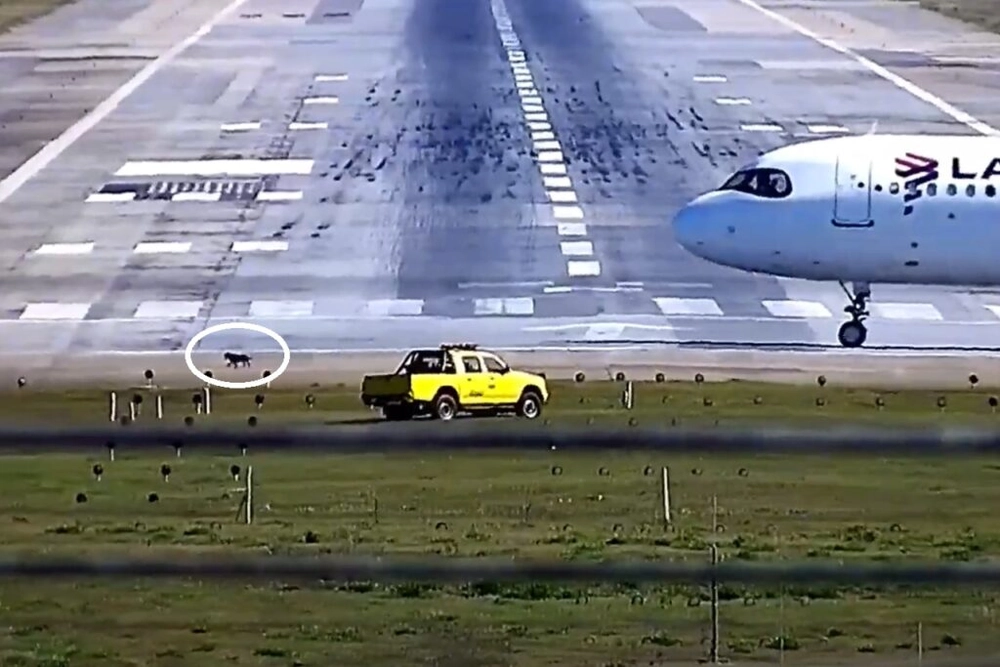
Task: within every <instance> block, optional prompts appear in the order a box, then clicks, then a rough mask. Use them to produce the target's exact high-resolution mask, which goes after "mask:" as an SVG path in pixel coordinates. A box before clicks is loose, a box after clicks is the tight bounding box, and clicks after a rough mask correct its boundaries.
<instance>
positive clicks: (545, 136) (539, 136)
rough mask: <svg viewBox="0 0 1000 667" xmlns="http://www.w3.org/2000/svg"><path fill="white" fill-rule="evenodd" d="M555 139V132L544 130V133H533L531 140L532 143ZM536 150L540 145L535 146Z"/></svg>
mask: <svg viewBox="0 0 1000 667" xmlns="http://www.w3.org/2000/svg"><path fill="white" fill-rule="evenodd" d="M555 138H556V135H555V134H554V133H553V132H550V131H548V130H543V131H540V132H532V133H531V140H532V141H547V140H549V139H555ZM535 149H538V145H537V144H536V145H535Z"/></svg>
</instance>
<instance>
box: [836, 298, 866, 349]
mask: <svg viewBox="0 0 1000 667" xmlns="http://www.w3.org/2000/svg"><path fill="white" fill-rule="evenodd" d="M840 286H841V288H843V290H844V291H845V292H847V295H848V296H849V297H850V299H851V304H850V305H849V306H847V307H846V308H844V312H845V313H847V314H848V315H850V316H851V321H850V322H844V323H843V324H842V325H841V326H840V331H838V332H837V340H838V341H840V344H841V345H843V346H844V347H861V346H862V345H864V344H865V340H866V339H867V338H868V328H867V327H865V325H864V320H865V318H866V317H868V314H869V313H868V310H867V308H866V306H867V303H868V299H869V298H871V289H870V288H869V287H868V285H866V284H864V283H860V284H859V283H855V284H854V285H853V289H852V290H850V291H849V290H848V289H847V287H846V286H845V285H844V283H840Z"/></svg>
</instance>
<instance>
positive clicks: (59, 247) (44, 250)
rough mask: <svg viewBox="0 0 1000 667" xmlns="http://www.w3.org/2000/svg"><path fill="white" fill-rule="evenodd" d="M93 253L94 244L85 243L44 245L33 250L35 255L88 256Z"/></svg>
mask: <svg viewBox="0 0 1000 667" xmlns="http://www.w3.org/2000/svg"><path fill="white" fill-rule="evenodd" d="M92 252H94V244H93V243H92V242H87V243H45V244H43V245H41V246H39V247H38V249H37V250H35V252H34V254H36V255H89V254H90V253H92Z"/></svg>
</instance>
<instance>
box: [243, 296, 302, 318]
mask: <svg viewBox="0 0 1000 667" xmlns="http://www.w3.org/2000/svg"><path fill="white" fill-rule="evenodd" d="M312 314H313V302H312V301H265V300H259V301H251V302H250V311H249V313H248V315H249V317H309V316H310V315H312Z"/></svg>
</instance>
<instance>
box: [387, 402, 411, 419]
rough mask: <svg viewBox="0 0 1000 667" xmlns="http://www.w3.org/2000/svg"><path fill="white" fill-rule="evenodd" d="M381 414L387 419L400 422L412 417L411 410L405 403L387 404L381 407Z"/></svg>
mask: <svg viewBox="0 0 1000 667" xmlns="http://www.w3.org/2000/svg"><path fill="white" fill-rule="evenodd" d="M382 416H383V417H385V418H386V420H387V421H391V422H401V421H406V420H407V419H412V418H413V411H412V410H410V408H409V407H407V406H405V405H387V406H385V407H384V408H382Z"/></svg>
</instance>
